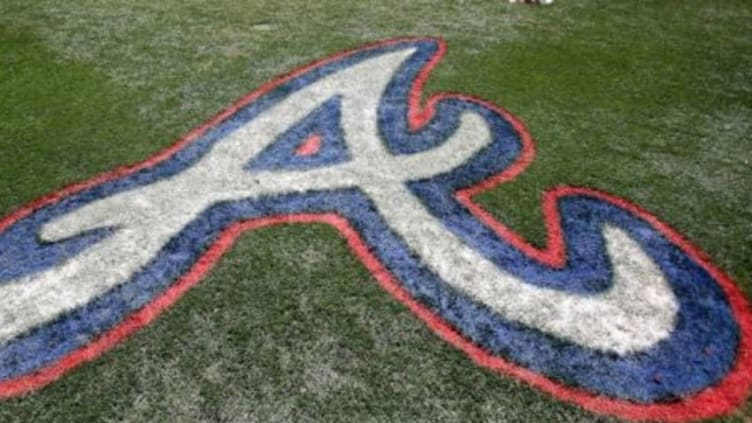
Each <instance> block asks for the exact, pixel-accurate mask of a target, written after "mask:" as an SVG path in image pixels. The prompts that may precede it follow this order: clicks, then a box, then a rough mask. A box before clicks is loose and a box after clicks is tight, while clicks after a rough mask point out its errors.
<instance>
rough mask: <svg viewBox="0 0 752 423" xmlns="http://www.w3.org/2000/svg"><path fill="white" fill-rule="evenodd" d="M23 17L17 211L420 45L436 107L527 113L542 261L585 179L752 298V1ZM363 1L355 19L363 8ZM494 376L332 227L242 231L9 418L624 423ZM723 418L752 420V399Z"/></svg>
mask: <svg viewBox="0 0 752 423" xmlns="http://www.w3.org/2000/svg"><path fill="white" fill-rule="evenodd" d="M207 3H208V4H204V2H201V1H190V2H179V1H173V0H170V1H161V2H158V1H141V0H131V1H123V2H116V1H86V2H84V1H79V2H57V1H47V2H44V1H33V2H28V1H16V0H3V2H2V3H0V100H2V101H1V102H0V215H5V214H7V213H9V212H11V211H13V210H14V209H16V208H18V207H20V206H22V205H24V204H25V203H27V202H29V201H31V200H33V199H35V198H37V197H39V196H41V195H44V194H46V193H48V192H50V191H53V190H55V189H57V188H59V187H61V186H63V185H66V184H68V183H71V182H74V181H79V180H84V179H87V178H89V177H92V176H94V175H96V174H98V173H100V172H103V171H106V170H109V169H111V168H114V167H115V166H118V165H122V164H126V163H131V162H135V161H139V160H142V159H145V158H146V157H148V156H150V155H151V154H153V153H154V152H156V151H158V150H160V149H161V148H164V147H165V146H167V145H169V144H171V143H172V142H173V141H174V140H175V139H177V138H179V137H180V135H181V134H184V133H186V132H187V131H189V130H190V129H192V128H193V127H195V126H197V125H198V124H200V123H201V122H203V121H205V120H206V119H208V118H209V117H211V116H212V115H213V114H215V113H216V112H217V111H219V110H221V109H222V108H224V107H225V106H227V105H228V104H230V103H231V102H232V101H234V100H235V99H236V98H238V97H240V96H241V95H243V94H245V93H247V92H249V91H251V90H253V89H255V88H256V87H258V86H260V85H261V84H262V83H263V82H265V81H267V80H269V79H272V78H273V77H275V76H276V75H279V74H281V73H284V72H288V71H290V70H292V69H294V68H296V67H299V66H301V65H303V64H305V63H308V62H311V61H313V60H317V59H320V58H322V57H325V56H328V55H330V54H333V53H336V52H338V51H341V50H344V49H347V48H353V47H357V46H359V45H362V44H365V43H368V42H371V41H376V40H380V39H386V38H393V37H397V36H405V35H419V36H424V35H431V36H440V37H443V38H445V39H446V41H447V43H448V47H449V50H448V54H447V56H446V58H445V59H444V61H443V62H441V64H440V65H439V66H438V67H437V69H436V70H435V72H434V74H433V76H432V78H431V79H430V82H429V85H428V86H427V91H428V92H429V93H430V92H434V91H438V90H450V91H453V92H461V93H467V94H471V95H476V96H479V97H482V98H485V99H488V100H490V101H492V102H494V103H497V104H500V105H502V106H504V107H505V108H507V109H509V110H510V111H512V112H513V113H514V114H515V115H516V116H518V117H519V118H520V119H521V120H523V121H524V122H525V123H526V125H527V126H528V128H529V129H530V131H531V133H532V135H533V136H534V137H535V138H536V143H537V155H536V159H535V161H534V162H533V164H532V165H531V166H530V168H529V169H528V170H527V171H526V172H524V173H523V174H522V175H521V176H520V177H519V178H518V179H516V180H515V181H514V182H513V183H508V184H504V185H502V186H499V187H497V188H495V189H493V190H491V191H489V192H487V193H484V194H483V195H481V196H480V197H479V198H478V199H479V202H480V203H481V204H482V205H484V206H485V207H487V208H488V209H489V210H491V211H492V213H493V214H494V215H495V216H496V217H497V218H498V219H500V220H501V221H503V222H506V223H507V224H509V225H510V226H511V227H512V228H514V229H516V230H518V231H520V232H521V233H523V234H524V235H525V236H526V237H528V238H529V239H531V240H533V241H535V242H537V243H538V244H541V243H542V242H543V241H544V236H545V228H544V226H543V223H542V218H541V216H542V215H541V212H540V208H539V202H540V194H541V192H543V191H544V190H545V189H547V188H548V187H551V186H555V185H558V184H570V185H586V186H592V187H596V188H599V189H603V190H605V191H608V192H612V193H614V194H617V195H619V196H623V197H625V198H628V199H631V200H633V201H634V202H636V203H638V204H640V205H641V206H643V207H644V208H646V209H647V210H650V211H651V212H652V213H654V214H655V215H657V216H659V217H660V218H661V219H663V220H664V221H666V222H668V223H669V224H671V225H672V226H673V227H675V228H676V229H678V230H679V231H680V232H682V233H683V234H684V235H686V236H687V237H688V238H689V239H690V240H692V241H693V242H695V243H696V244H698V245H699V246H700V247H701V248H702V249H703V250H705V251H706V252H707V253H708V254H709V255H710V257H711V258H712V260H713V261H714V262H715V263H716V264H717V265H718V266H719V267H721V268H722V269H724V270H725V271H726V272H728V273H729V274H730V275H731V277H732V278H733V279H734V280H735V281H737V283H738V284H739V285H740V287H741V289H742V290H743V291H744V292H745V293H746V294H747V296H748V297H752V170H751V168H750V166H751V165H752V152H751V151H752V31H751V30H750V29H752V2H749V1H744V0H725V1H694V0H692V1H647V0H645V1H619V2H615V1H614V2H602V1H596V0H558V1H557V3H555V4H554V5H553V6H549V7H529V6H524V5H508V4H506V3H504V2H502V1H457V2H440V4H434V3H433V2H427V1H420V2H398V1H394V2H392V1H361V2H337V1H319V2H305V1H300V2H295V1H293V2H284V3H280V4H279V5H273V6H272V5H269V4H267V2H261V1H249V2H238V1H227V0H225V1H214V2H210V3H209V2H207ZM350 3H352V4H350ZM608 420H609V419H608V418H605V417H602V416H598V415H595V414H592V413H590V412H587V411H584V410H582V409H580V408H578V407H577V406H576V405H572V404H569V403H563V402H561V401H559V400H557V399H555V398H554V397H552V396H550V395H548V394H544V393H541V392H539V391H538V390H536V389H533V388H531V387H529V386H527V385H525V384H523V383H520V382H518V381H516V380H514V379H512V378H510V377H506V376H501V375H499V374H496V373H493V372H490V371H487V370H485V369H482V368H480V367H477V366H476V365H474V364H473V363H472V362H471V360H469V359H468V358H467V357H466V356H465V355H464V354H463V353H462V352H460V351H458V350H456V349H454V348H453V347H451V346H450V345H448V344H446V343H445V342H443V341H442V340H441V339H439V338H438V337H437V336H436V335H434V334H433V332H431V331H430V330H429V329H428V328H427V327H425V325H424V324H423V323H421V322H420V321H419V320H418V319H417V318H415V317H414V316H413V315H412V313H411V312H409V311H408V310H407V309H406V308H405V307H404V306H403V305H401V304H400V303H398V302H397V301H395V300H394V299H393V298H392V297H391V296H389V295H388V294H387V293H386V292H384V291H383V290H381V289H380V288H379V286H378V285H377V284H376V283H375V281H374V280H373V279H372V277H371V276H370V274H369V273H368V271H367V270H366V269H365V268H364V267H363V266H362V265H361V264H360V262H359V261H358V260H357V258H355V256H353V255H352V254H351V253H350V252H349V250H348V248H347V245H346V243H345V241H344V240H343V239H342V238H341V237H340V236H339V235H338V233H337V232H336V231H335V230H334V229H333V228H330V227H328V226H324V225H308V226H302V225H295V226H287V227H279V228H270V229H262V230H258V231H254V232H251V233H248V234H246V235H244V236H243V237H242V239H241V240H239V242H238V243H237V244H236V246H235V247H234V249H233V250H232V251H231V252H230V253H228V255H226V256H225V257H224V258H223V259H222V260H221V262H220V264H219V265H218V266H217V267H216V268H215V269H214V270H213V271H212V272H211V274H210V275H209V276H208V277H207V278H206V279H204V280H203V281H202V282H201V283H200V284H199V285H198V286H197V287H196V288H195V289H193V290H192V291H191V292H189V293H188V294H187V295H186V296H185V297H184V298H183V299H182V300H181V301H179V302H178V304H177V305H176V306H175V307H174V308H172V309H170V310H169V311H167V312H166V313H165V314H164V315H162V317H160V318H159V319H158V320H157V321H156V323H154V324H152V325H151V326H149V327H148V328H146V329H144V330H142V331H140V332H138V333H137V334H136V335H135V336H133V337H131V338H129V339H128V340H127V341H126V342H124V343H122V344H120V345H119V346H117V347H116V348H115V349H114V350H113V351H111V352H109V353H107V354H105V355H103V356H102V357H101V358H99V359H97V360H95V361H93V362H91V363H87V364H84V365H83V366H81V367H79V368H77V369H75V370H74V371H72V372H71V373H69V374H68V375H66V376H65V377H64V378H62V379H61V380H59V381H57V382H55V383H53V384H51V385H49V386H48V387H46V388H44V389H43V390H41V391H39V392H37V393H33V394H30V395H27V396H25V397H22V398H17V399H12V400H7V401H4V402H1V403H0V421H18V422H32V421H33V422H43V421H44V422H46V421H72V422H73V421H75V422H83V421H133V422H140V421H228V422H229V421H260V422H266V421H384V422H386V421H426V422H429V421H431V422H433V421H447V422H449V421H505V422H506V421H509V422H511V421H519V422H529V421H608ZM720 421H729V422H730V421H739V422H749V421H752V402H748V403H747V405H746V406H744V407H742V408H740V409H738V410H737V411H736V412H734V413H732V414H731V415H729V416H727V417H724V418H721V419H720Z"/></svg>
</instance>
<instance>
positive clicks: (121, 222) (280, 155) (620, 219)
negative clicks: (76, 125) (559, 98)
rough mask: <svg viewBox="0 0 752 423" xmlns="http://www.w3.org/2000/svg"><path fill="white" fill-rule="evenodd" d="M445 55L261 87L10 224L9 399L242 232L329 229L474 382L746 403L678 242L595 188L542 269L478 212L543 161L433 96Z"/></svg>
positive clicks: (407, 56) (564, 219)
mask: <svg viewBox="0 0 752 423" xmlns="http://www.w3.org/2000/svg"><path fill="white" fill-rule="evenodd" d="M444 50H445V46H444V43H443V42H442V41H439V40H434V39H398V40H391V41H386V42H381V43H378V44H374V45H371V46H367V47H364V48H361V49H359V50H354V51H349V52H345V53H342V54H339V55H336V56H334V57H332V58H329V59H327V60H324V61H321V62H317V63H315V64H312V65H309V66H306V67H304V68H302V69H300V70H298V71H296V72H294V73H292V74H289V75H287V76H285V77H283V78H281V79H278V80H276V81H273V82H270V83H268V84H266V85H264V86H263V87H262V88H261V89H259V90H258V91H255V92H253V93H251V94H250V95H248V96H246V97H244V98H243V99H241V100H240V101H239V102H238V103H237V104H235V105H234V106H232V107H231V108H230V109H228V110H226V111H225V112H223V113H222V114H220V115H219V116H218V117H216V118H215V119H213V120H212V121H210V122H209V123H207V124H206V125H204V126H202V127H200V128H198V129H197V130H195V131H194V132H192V133H191V134H190V135H188V136H187V137H185V138H184V139H182V140H180V141H179V142H178V143H177V144H175V145H174V146H172V147H170V148H168V149H167V150H165V151H163V152H161V153H159V154H157V155H156V156H154V157H152V158H151V159H149V160H147V161H145V162H143V163H140V164H138V165H135V166H131V167H127V168H121V169H118V170H115V171H113V172H110V173H107V174H104V175H101V176H99V177H97V178H94V179H92V180H90V181H87V182H83V183H79V184H76V185H72V186H70V187H68V188H65V189H63V190H61V191H59V192H56V193H53V194H51V195H49V196H47V197H44V198H42V199H40V200H38V201H36V202H34V203H32V204H29V205H27V206H26V207H24V208H22V209H20V210H18V211H17V212H15V213H13V214H11V215H10V216H7V217H6V218H4V219H3V220H0V395H2V396H6V397H8V396H14V395H18V394H21V393H24V392H28V391H30V390H34V389H36V388H39V387H41V386H44V385H46V384H48V383H51V382H52V381H54V380H55V379H56V378H58V377H60V376H61V375H63V374H64V373H65V372H67V371H68V370H70V369H72V368H74V367H75V366H77V365H78V364H80V363H82V362H85V361H87V360H91V359H93V358H94V357H97V356H98V355H100V354H102V353H104V352H105V351H107V350H108V349H109V348H111V347H112V346H113V345H115V344H116V343H118V342H120V341H122V340H123V339H125V338H126V337H127V336H128V335H129V334H131V333H133V332H134V331H135V330H138V329H139V328H141V327H143V326H145V325H147V324H149V323H150V322H152V321H153V320H154V319H155V318H157V316H158V315H159V313H160V312H161V311H162V310H164V309H165V308H167V307H169V306H170V305H171V304H173V303H175V302H176V301H178V300H179V298H180V296H181V295H182V294H183V293H185V292H186V291H188V290H189V289H190V288H191V287H192V286H194V285H195V284H196V283H199V282H200V280H201V279H202V277H203V276H204V275H205V274H206V273H207V272H208V271H209V270H210V269H211V267H212V265H213V263H215V262H216V261H217V260H218V259H219V257H221V255H222V254H223V253H224V252H225V251H227V249H229V248H230V247H231V245H232V242H233V240H234V239H235V238H236V237H237V236H238V235H239V234H241V233H242V232H244V231H248V230H253V229H255V228H259V227H262V226H268V225H279V224H290V223H298V224H304V223H308V222H323V223H327V224H330V225H332V226H334V227H335V228H337V229H338V230H339V231H340V232H341V234H342V235H343V236H344V237H345V238H346V239H347V242H348V245H349V246H350V248H351V249H352V250H353V252H354V253H355V254H356V255H357V256H358V257H359V258H360V260H361V261H362V262H363V264H364V265H365V266H366V268H367V269H368V270H369V271H370V272H371V273H372V274H373V276H374V277H375V279H376V280H377V281H378V283H379V284H380V285H381V286H382V287H383V288H384V289H385V290H386V291H388V292H389V293H390V294H392V295H393V296H394V297H395V298H396V299H398V300H399V301H400V302H402V303H403V304H404V305H405V306H406V307H408V308H409V309H410V310H411V311H412V312H414V313H415V315H416V316H417V317H418V318H420V319H421V320H423V321H424V322H425V323H426V324H427V325H428V326H429V327H430V328H431V329H433V330H434V331H435V332H436V333H437V334H438V335H439V336H441V337H442V338H443V339H444V340H445V341H447V342H449V343H451V344H452V345H454V346H456V347H457V348H459V349H461V350H463V351H464V352H465V353H467V355H468V356H469V357H470V358H471V359H472V360H474V361H475V362H477V363H478V364H479V365H481V366H484V367H487V368H489V369H491V370H494V371H498V372H500V373H502V374H504V375H511V376H513V377H515V378H519V379H521V380H524V381H526V382H527V383H529V384H531V385H533V386H535V387H537V388H539V389H542V390H544V391H546V392H549V393H551V394H553V395H555V396H557V397H559V398H561V399H563V400H565V401H572V402H575V403H577V404H579V405H581V406H583V407H585V408H587V409H590V410H593V411H596V412H599V413H606V414H611V415H616V416H620V417H626V418H640V419H652V418H655V419H672V420H687V419H695V418H702V417H710V416H715V415H718V414H722V413H727V412H729V411H731V410H733V409H734V408H735V407H736V406H738V405H739V404H740V403H741V402H742V401H744V399H745V398H746V395H747V393H748V391H749V387H750V380H751V378H752V373H751V370H750V364H751V363H750V361H751V360H752V352H751V351H752V349H751V348H750V342H752V341H750V335H751V332H750V331H751V330H752V329H751V328H752V321H751V320H750V313H749V309H748V306H747V303H746V300H745V299H744V297H743V295H742V294H741V292H740V291H739V289H738V288H737V287H736V286H735V284H734V283H733V282H732V281H731V280H730V279H729V277H728V276H726V275H725V274H724V273H723V272H722V271H721V270H719V269H718V268H717V267H716V266H714V265H713V264H712V263H710V262H709V261H708V259H707V258H706V256H705V255H704V254H703V253H702V252H700V251H699V249H697V248H696V247H694V246H693V245H692V244H690V242H689V241H687V240H686V239H685V238H684V237H682V236H681V235H680V234H678V233H677V232H676V231H674V230H673V229H671V228H670V227H669V226H668V225H666V224H665V223H662V222H661V221H660V220H658V218H656V217H654V216H653V215H651V214H650V213H648V212H647V211H645V210H643V209H641V208H640V207H638V206H636V205H634V204H632V203H630V202H628V201H626V200H624V199H621V198H619V197H615V196H613V195H610V194H606V193H604V192H601V191H597V190H594V189H590V188H581V187H568V186H560V187H557V188H555V189H552V190H550V191H548V192H546V193H545V194H544V197H543V200H542V201H543V203H542V205H543V210H544V215H545V218H546V225H547V229H548V245H547V246H546V247H545V248H543V249H539V248H536V247H534V246H531V245H530V244H528V243H526V242H525V241H524V240H523V239H522V238H521V237H520V236H519V235H517V234H516V233H515V232H513V231H512V230H511V229H509V228H508V227H506V226H505V225H504V224H503V223H501V222H498V221H497V220H495V219H494V218H492V217H491V215H490V214H489V213H488V212H487V211H485V210H484V209H482V208H481V207H480V206H478V205H477V204H476V203H475V202H474V201H473V196H474V195H476V194H477V193H479V192H481V191H484V190H487V189H489V188H491V187H493V186H495V185H498V184H500V183H504V182H507V181H510V180H512V179H513V178H514V177H515V176H516V175H518V174H519V173H520V172H522V171H523V170H524V168H525V166H526V165H527V164H528V163H529V162H530V161H531V160H532V156H533V144H532V140H531V138H530V136H529V135H528V133H527V132H526V130H525V129H524V127H523V126H522V124H521V123H520V122H519V121H518V120H517V119H516V118H514V117H513V116H512V115H511V114H510V113H508V112H506V111H505V110H503V109H501V108H499V107H498V106H495V105H493V104H491V103H489V102H486V101H483V100H479V99H476V98H472V97H468V96H462V95H455V94H451V95H450V94H440V95H437V96H434V97H432V98H430V99H428V100H427V101H426V103H425V104H423V103H421V101H422V92H421V91H422V87H423V85H424V83H425V81H426V79H427V78H428V75H429V73H430V71H431V69H432V68H433V66H434V65H436V63H437V62H438V61H439V60H440V58H441V56H442V55H443V53H444Z"/></svg>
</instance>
